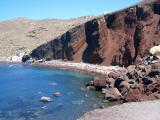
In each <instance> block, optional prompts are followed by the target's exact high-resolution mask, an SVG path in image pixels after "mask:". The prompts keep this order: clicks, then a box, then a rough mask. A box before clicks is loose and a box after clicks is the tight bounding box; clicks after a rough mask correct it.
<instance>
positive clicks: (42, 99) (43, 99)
mask: <svg viewBox="0 0 160 120" xmlns="http://www.w3.org/2000/svg"><path fill="white" fill-rule="evenodd" d="M40 101H41V102H52V101H53V99H52V98H50V97H46V96H43V97H41V99H40Z"/></svg>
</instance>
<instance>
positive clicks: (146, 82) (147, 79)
mask: <svg viewBox="0 0 160 120" xmlns="http://www.w3.org/2000/svg"><path fill="white" fill-rule="evenodd" d="M154 80H155V79H154V78H151V77H144V78H142V81H143V84H144V85H149V84H152V83H153V82H154Z"/></svg>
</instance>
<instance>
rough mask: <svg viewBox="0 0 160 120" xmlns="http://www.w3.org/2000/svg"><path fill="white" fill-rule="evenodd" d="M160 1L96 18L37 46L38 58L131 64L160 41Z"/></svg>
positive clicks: (33, 54)
mask: <svg viewBox="0 0 160 120" xmlns="http://www.w3.org/2000/svg"><path fill="white" fill-rule="evenodd" d="M159 30H160V2H159V1H158V0H155V2H147V3H145V2H144V3H143V4H139V5H136V6H133V7H130V8H127V9H124V10H121V11H118V12H115V13H112V14H107V15H104V16H100V17H97V18H95V19H93V20H91V21H88V22H86V23H85V24H82V25H80V26H77V27H75V28H73V29H71V30H69V31H67V32H66V33H64V34H63V35H62V36H60V37H58V38H56V39H54V40H51V41H50V42H48V43H46V44H43V45H41V46H39V47H38V48H36V49H34V50H33V51H32V53H31V56H32V57H33V58H36V59H42V58H45V59H46V60H51V59H66V60H73V61H76V62H87V63H92V64H102V65H121V66H123V65H124V66H128V65H130V64H133V63H135V62H137V61H138V60H140V58H142V57H144V56H146V55H147V54H149V49H150V48H151V47H152V46H155V45H159V44H160V32H159Z"/></svg>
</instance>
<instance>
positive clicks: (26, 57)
mask: <svg viewBox="0 0 160 120" xmlns="http://www.w3.org/2000/svg"><path fill="white" fill-rule="evenodd" d="M28 60H30V56H29V55H24V56H23V57H22V62H26V61H28Z"/></svg>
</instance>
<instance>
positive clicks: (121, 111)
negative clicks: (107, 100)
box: [78, 100, 160, 120]
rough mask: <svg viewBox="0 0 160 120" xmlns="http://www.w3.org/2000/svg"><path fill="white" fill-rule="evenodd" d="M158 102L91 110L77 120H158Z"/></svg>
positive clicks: (159, 101)
mask: <svg viewBox="0 0 160 120" xmlns="http://www.w3.org/2000/svg"><path fill="white" fill-rule="evenodd" d="M159 113H160V100H158V101H147V102H135V103H125V104H122V105H117V106H113V107H110V108H106V109H101V110H100V109H99V110H93V111H91V112H88V113H86V114H85V115H84V116H83V117H82V118H80V119H78V120H160V114H159Z"/></svg>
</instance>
